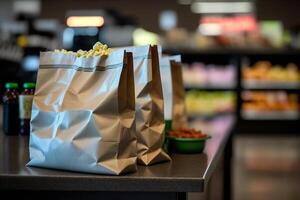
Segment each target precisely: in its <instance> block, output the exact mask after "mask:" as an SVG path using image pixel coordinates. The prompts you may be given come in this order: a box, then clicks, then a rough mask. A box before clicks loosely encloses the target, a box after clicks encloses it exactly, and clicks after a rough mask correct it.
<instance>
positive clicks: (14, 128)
mask: <svg viewBox="0 0 300 200" xmlns="http://www.w3.org/2000/svg"><path fill="white" fill-rule="evenodd" d="M18 87H19V86H18V84H17V83H6V84H5V88H6V91H5V92H4V94H3V96H2V101H3V131H4V134H6V135H18V133H19V117H18V112H19V110H18V95H19V93H18Z"/></svg>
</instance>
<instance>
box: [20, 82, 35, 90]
mask: <svg viewBox="0 0 300 200" xmlns="http://www.w3.org/2000/svg"><path fill="white" fill-rule="evenodd" d="M23 88H25V89H32V88H35V83H24V84H23Z"/></svg>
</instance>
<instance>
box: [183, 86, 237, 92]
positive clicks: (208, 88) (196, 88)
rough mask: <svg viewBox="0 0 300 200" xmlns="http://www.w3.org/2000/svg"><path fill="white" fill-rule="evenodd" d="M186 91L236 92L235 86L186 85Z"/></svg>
mask: <svg viewBox="0 0 300 200" xmlns="http://www.w3.org/2000/svg"><path fill="white" fill-rule="evenodd" d="M185 89H186V90H208V91H209V90H211V91H227V90H235V89H236V86H235V85H223V86H222V85H186V86H185Z"/></svg>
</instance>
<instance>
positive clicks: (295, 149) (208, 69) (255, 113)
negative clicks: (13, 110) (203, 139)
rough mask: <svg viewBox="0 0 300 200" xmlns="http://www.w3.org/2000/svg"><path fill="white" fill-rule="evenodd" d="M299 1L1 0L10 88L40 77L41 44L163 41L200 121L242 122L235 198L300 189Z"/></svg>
mask: <svg viewBox="0 0 300 200" xmlns="http://www.w3.org/2000/svg"><path fill="white" fill-rule="evenodd" d="M298 5H299V3H298V1H297V0H285V1H281V0H235V1H233V0H231V1H229V0H228V1H225V0H223V1H222V0H163V1H158V0H152V1H143V2H142V1H138V0H126V1H125V0H98V1H96V0H76V1H72V0H60V1H51V0H1V1H0V70H1V72H0V92H1V93H2V92H3V90H4V84H5V82H9V81H13V82H19V83H23V82H28V81H33V82H34V81H35V79H36V75H37V69H38V66H39V52H40V51H47V50H53V49H61V48H64V49H67V50H74V51H75V50H78V49H84V50H88V49H90V48H91V47H92V45H93V44H94V43H95V42H97V41H101V42H102V43H106V44H108V46H109V47H117V46H131V45H143V44H160V45H162V47H163V51H164V53H166V54H181V55H182V60H183V63H184V66H183V78H184V83H185V87H186V108H187V111H188V115H189V120H190V123H191V126H193V127H195V128H199V129H201V130H204V131H205V132H208V133H213V132H215V131H218V130H223V129H232V128H233V133H234V146H233V147H234V149H233V150H234V152H233V163H234V165H233V169H232V183H233V186H234V187H233V189H232V192H233V199H236V200H239V199H243V200H246V199H273V200H274V199H300V191H299V185H300V140H299V134H300V129H299V128H300V122H299V89H300V71H299V66H300V12H299V6H298ZM234 122H235V123H234ZM229 127H230V128H229Z"/></svg>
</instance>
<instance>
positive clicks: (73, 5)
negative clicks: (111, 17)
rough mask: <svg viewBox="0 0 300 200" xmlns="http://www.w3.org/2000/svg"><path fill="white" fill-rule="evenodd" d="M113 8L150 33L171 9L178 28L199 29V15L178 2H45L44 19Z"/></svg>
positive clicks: (120, 0)
mask: <svg viewBox="0 0 300 200" xmlns="http://www.w3.org/2000/svg"><path fill="white" fill-rule="evenodd" d="M102 8H113V9H116V10H117V11H119V12H120V13H121V14H124V15H128V16H132V17H134V18H135V19H136V21H137V23H138V24H139V25H141V26H142V27H144V28H146V29H147V30H150V31H155V32H159V31H161V30H160V28H159V22H158V20H159V13H160V12H161V11H162V10H166V9H171V10H175V11H177V15H178V26H179V27H185V28H187V29H189V30H195V29H196V28H197V24H198V20H199V15H196V14H193V13H192V12H191V11H190V7H189V6H184V5H179V4H177V3H176V0H150V1H143V0H98V1H97V0H76V1H74V0H60V1H52V0H43V1H42V13H41V14H42V17H45V18H48V17H50V18H52V17H59V18H60V19H61V20H62V22H63V20H64V17H65V13H66V11H67V10H71V9H102Z"/></svg>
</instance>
